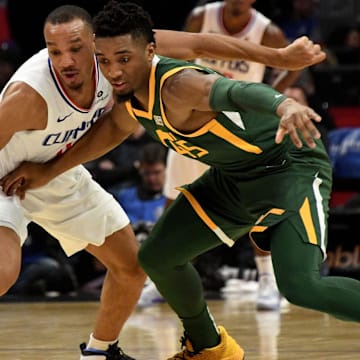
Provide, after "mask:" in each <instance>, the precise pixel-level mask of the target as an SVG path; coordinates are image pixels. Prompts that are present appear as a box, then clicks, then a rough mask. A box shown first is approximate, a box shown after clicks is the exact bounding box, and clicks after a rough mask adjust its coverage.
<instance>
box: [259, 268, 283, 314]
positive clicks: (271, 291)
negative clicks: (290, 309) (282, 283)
mask: <svg viewBox="0 0 360 360" xmlns="http://www.w3.org/2000/svg"><path fill="white" fill-rule="evenodd" d="M280 304H281V295H280V293H279V290H278V288H277V285H276V281H275V277H274V275H272V274H262V275H260V276H259V288H258V294H257V300H256V309H257V310H265V311H266V310H270V311H271V310H272V311H274V310H279V309H280Z"/></svg>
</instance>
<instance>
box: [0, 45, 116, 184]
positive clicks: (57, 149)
mask: <svg viewBox="0 0 360 360" xmlns="http://www.w3.org/2000/svg"><path fill="white" fill-rule="evenodd" d="M94 62H95V72H96V73H95V81H96V93H95V96H94V101H93V104H92V106H91V108H90V109H82V108H80V107H78V106H77V105H75V104H74V103H73V102H72V101H71V100H70V99H69V98H68V97H67V95H66V93H65V92H64V91H63V89H62V87H61V84H60V82H59V80H58V78H57V76H56V74H55V71H54V69H53V68H52V64H51V62H50V59H49V56H48V51H47V49H43V50H41V51H39V52H38V53H37V54H35V55H34V56H32V57H31V58H30V59H29V60H28V61H26V62H25V63H24V64H23V65H22V66H21V67H20V68H19V69H18V70H17V71H16V72H15V74H14V75H13V76H12V77H11V79H10V80H9V82H8V83H7V84H6V86H5V88H4V89H3V91H2V93H1V94H0V101H1V100H2V97H3V94H4V92H5V90H6V88H7V87H8V86H9V84H11V83H13V82H15V81H22V82H24V83H26V84H28V85H30V86H31V87H32V88H33V89H35V90H36V91H37V92H38V93H39V94H40V95H41V96H42V97H43V98H44V100H45V101H46V103H47V108H48V120H47V126H46V129H44V130H36V131H19V132H17V133H15V134H14V135H13V137H12V138H11V140H10V141H9V143H8V144H7V145H6V146H5V147H4V148H3V149H1V150H0V177H2V176H4V175H5V174H7V173H8V172H9V171H11V170H13V169H15V168H16V167H17V166H18V165H19V164H20V163H21V162H22V161H25V160H27V161H34V162H46V161H48V160H50V159H51V158H53V157H54V156H56V155H58V154H61V153H63V152H64V151H65V150H66V149H68V148H69V147H71V145H72V144H74V143H75V142H76V141H77V140H78V139H79V138H80V137H81V136H83V135H84V134H85V132H86V131H87V130H88V129H89V128H90V126H91V125H92V124H93V123H94V122H96V120H97V119H98V118H99V116H100V115H101V114H103V113H104V112H105V111H108V110H109V109H110V108H111V106H112V104H113V102H112V88H111V85H110V84H109V83H108V81H107V80H106V79H105V78H104V76H103V75H102V73H101V71H100V69H99V66H98V63H97V61H96V58H95V57H94ZM14 111H16V109H14Z"/></svg>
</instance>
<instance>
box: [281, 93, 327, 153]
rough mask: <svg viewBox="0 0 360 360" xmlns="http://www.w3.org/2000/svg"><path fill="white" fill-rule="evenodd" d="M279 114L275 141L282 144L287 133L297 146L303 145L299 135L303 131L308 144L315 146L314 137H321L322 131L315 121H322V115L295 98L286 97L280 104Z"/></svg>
mask: <svg viewBox="0 0 360 360" xmlns="http://www.w3.org/2000/svg"><path fill="white" fill-rule="evenodd" d="M277 114H278V115H279V116H280V123H279V127H278V130H277V132H276V136H275V142H276V143H277V144H280V143H281V142H282V141H283V139H284V137H285V135H289V136H290V139H291V141H292V142H293V143H294V144H295V146H296V147H297V148H301V147H302V146H303V142H302V140H301V138H300V136H299V132H300V133H301V135H302V137H303V139H304V140H305V142H306V144H307V145H308V146H309V147H311V148H314V147H315V146H316V143H315V141H314V139H319V138H320V136H321V135H320V132H319V130H318V129H317V127H316V126H315V124H314V122H313V121H316V122H320V121H321V116H320V115H319V114H317V113H316V112H315V111H314V110H313V109H312V108H310V107H308V106H304V105H302V104H300V103H298V102H297V101H296V100H294V99H290V98H288V99H286V100H284V101H283V102H282V103H280V104H279V106H278V108H277Z"/></svg>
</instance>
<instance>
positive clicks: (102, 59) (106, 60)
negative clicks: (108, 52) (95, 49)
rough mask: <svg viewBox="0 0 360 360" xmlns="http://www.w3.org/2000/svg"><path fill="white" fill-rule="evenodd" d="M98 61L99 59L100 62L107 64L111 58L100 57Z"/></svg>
mask: <svg viewBox="0 0 360 360" xmlns="http://www.w3.org/2000/svg"><path fill="white" fill-rule="evenodd" d="M98 61H99V64H103V65H106V64H108V63H109V60H108V59H104V58H100V59H99V58H98Z"/></svg>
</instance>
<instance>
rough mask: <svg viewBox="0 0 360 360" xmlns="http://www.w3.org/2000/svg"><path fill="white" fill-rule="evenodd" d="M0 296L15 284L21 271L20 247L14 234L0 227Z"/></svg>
mask: <svg viewBox="0 0 360 360" xmlns="http://www.w3.org/2000/svg"><path fill="white" fill-rule="evenodd" d="M0 239H1V242H0V243H1V252H0V296H2V295H4V294H5V293H6V292H7V291H8V290H9V289H10V288H11V287H12V286H13V285H14V284H15V282H16V280H17V278H18V277H19V274H20V269H21V246H20V239H19V237H18V236H17V235H16V233H15V232H14V231H13V230H11V229H8V228H5V227H0Z"/></svg>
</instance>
